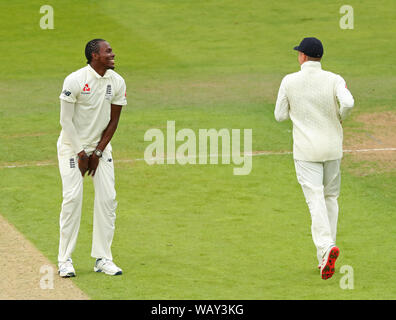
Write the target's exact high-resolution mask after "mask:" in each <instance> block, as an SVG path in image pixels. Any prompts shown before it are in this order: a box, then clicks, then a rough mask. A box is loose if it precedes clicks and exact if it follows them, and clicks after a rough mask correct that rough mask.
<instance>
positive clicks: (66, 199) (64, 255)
mask: <svg viewBox="0 0 396 320" xmlns="http://www.w3.org/2000/svg"><path fill="white" fill-rule="evenodd" d="M57 148H58V161H59V171H60V175H61V178H62V188H63V202H62V210H61V213H60V219H59V225H60V239H59V255H58V261H59V262H65V261H66V260H67V259H68V258H71V255H72V253H73V251H74V248H75V246H76V242H77V236H78V231H79V228H80V220H81V207H82V199H83V177H82V175H81V171H80V170H79V168H78V156H77V155H76V154H75V153H74V152H73V150H72V149H71V147H70V146H68V145H65V144H62V143H60V142H59V140H58V144H57ZM111 151H112V149H111V145H110V143H109V144H108V145H107V147H106V149H105V150H104V151H103V155H102V157H101V158H100V160H99V165H98V168H97V169H96V172H95V176H94V177H93V178H92V180H93V183H94V189H95V200H94V215H93V235H92V252H91V256H92V257H93V258H106V259H110V260H112V254H111V243H112V241H113V235H114V229H115V219H116V214H115V211H116V208H117V201H116V192H115V188H114V164H113V157H112V152H111ZM90 178H91V176H88V172H87V173H86V174H85V179H90Z"/></svg>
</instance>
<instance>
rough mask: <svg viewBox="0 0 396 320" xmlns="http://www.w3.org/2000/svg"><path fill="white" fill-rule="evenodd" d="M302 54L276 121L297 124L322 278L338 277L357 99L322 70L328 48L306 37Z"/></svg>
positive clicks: (297, 158)
mask: <svg viewBox="0 0 396 320" xmlns="http://www.w3.org/2000/svg"><path fill="white" fill-rule="evenodd" d="M294 50H297V51H298V61H299V63H300V65H301V70H300V71H298V72H295V73H292V74H288V75H286V76H285V77H284V78H283V80H282V82H281V85H280V89H279V92H278V98H277V101H276V106H275V112H274V114H275V119H276V120H277V121H283V120H286V119H289V118H290V119H291V121H292V122H293V157H294V164H295V169H296V174H297V180H298V182H299V183H300V185H301V187H302V190H303V193H304V196H305V199H306V202H307V204H308V207H309V211H310V213H311V219H312V225H311V232H312V239H313V242H314V244H315V246H316V249H317V258H318V262H319V266H318V268H320V274H321V277H322V279H325V280H326V279H328V278H330V277H332V276H333V274H334V271H335V267H334V266H335V262H336V260H337V258H338V256H339V254H340V249H339V248H338V247H337V246H336V234H337V219H338V202H337V199H338V196H339V194H340V184H341V175H340V163H341V158H342V140H343V132H342V126H341V123H342V121H343V120H344V119H345V118H346V117H347V116H348V114H349V113H350V111H351V109H352V108H353V105H354V100H353V97H352V95H351V93H350V92H349V90H348V89H347V85H346V83H345V81H344V79H343V78H342V77H341V76H339V75H337V74H334V73H332V72H329V71H324V70H322V66H321V63H320V61H321V58H322V56H323V46H322V43H321V41H320V40H318V39H316V38H304V39H303V40H302V41H301V43H300V45H299V46H297V47H295V48H294Z"/></svg>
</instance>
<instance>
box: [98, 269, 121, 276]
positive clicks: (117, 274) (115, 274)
mask: <svg viewBox="0 0 396 320" xmlns="http://www.w3.org/2000/svg"><path fill="white" fill-rule="evenodd" d="M94 271H95V272H103V273H104V274H108V275H109V276H120V275H122V271H117V272H116V273H110V272H106V271H103V270H102V269H98V268H96V267H94Z"/></svg>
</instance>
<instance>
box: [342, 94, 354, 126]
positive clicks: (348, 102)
mask: <svg viewBox="0 0 396 320" xmlns="http://www.w3.org/2000/svg"><path fill="white" fill-rule="evenodd" d="M346 91H347V92H343V94H342V95H339V96H338V101H339V103H340V118H341V120H345V118H346V117H348V115H349V114H350V113H351V111H352V108H353V106H354V104H355V101H354V99H353V97H352V94H351V93H350V92H349V90H346Z"/></svg>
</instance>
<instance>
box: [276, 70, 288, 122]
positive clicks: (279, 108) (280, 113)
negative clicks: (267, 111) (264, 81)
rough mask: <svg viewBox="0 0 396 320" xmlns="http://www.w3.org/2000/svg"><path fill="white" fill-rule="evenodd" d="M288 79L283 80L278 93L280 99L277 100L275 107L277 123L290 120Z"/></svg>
mask: <svg viewBox="0 0 396 320" xmlns="http://www.w3.org/2000/svg"><path fill="white" fill-rule="evenodd" d="M286 79H287V78H286V77H285V78H283V80H282V82H281V85H280V88H279V92H278V98H277V99H276V105H275V111H274V115H275V119H276V121H284V120H287V119H289V118H290V116H289V109H290V107H289V100H288V99H287V95H286V81H287V80H286Z"/></svg>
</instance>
